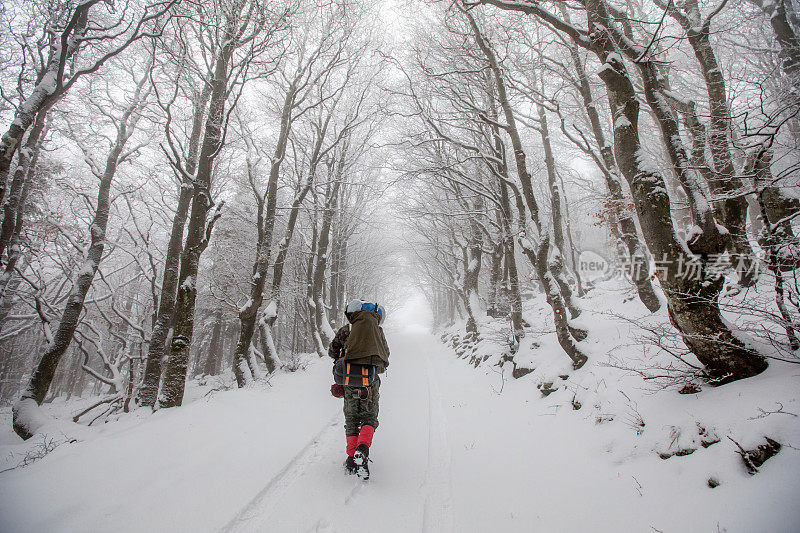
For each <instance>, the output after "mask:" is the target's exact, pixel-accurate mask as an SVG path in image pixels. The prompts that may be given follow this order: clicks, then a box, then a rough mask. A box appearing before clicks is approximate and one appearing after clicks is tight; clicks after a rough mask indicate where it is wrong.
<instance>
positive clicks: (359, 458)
mask: <svg viewBox="0 0 800 533" xmlns="http://www.w3.org/2000/svg"><path fill="white" fill-rule="evenodd" d="M355 463H356V465H357V468H358V470H357V471H356V475H358V477H360V478H361V479H363V480H364V481H366V480H368V479H369V446H367V445H366V444H359V446H358V448H356V454H355Z"/></svg>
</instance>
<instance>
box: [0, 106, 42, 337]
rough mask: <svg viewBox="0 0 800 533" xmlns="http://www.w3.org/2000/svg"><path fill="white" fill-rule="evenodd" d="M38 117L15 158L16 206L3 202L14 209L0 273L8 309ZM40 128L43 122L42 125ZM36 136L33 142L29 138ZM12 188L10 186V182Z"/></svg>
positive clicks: (0, 298) (2, 302)
mask: <svg viewBox="0 0 800 533" xmlns="http://www.w3.org/2000/svg"><path fill="white" fill-rule="evenodd" d="M42 117H43V118H42V122H44V115H43V114H42ZM38 121H39V119H38V118H37V124H35V125H34V127H33V129H32V130H31V132H30V133H29V135H28V139H27V141H26V142H25V147H24V148H23V149H22V150H21V151H20V155H19V159H18V161H17V169H16V170H15V173H14V179H15V180H16V178H17V174H18V173H21V172H24V178H23V184H22V188H21V190H20V191H19V196H18V198H17V201H16V204H17V205H16V206H15V207H13V208H12V207H11V206H10V205H11V203H12V201H11V200H9V201H8V204H7V205H6V207H5V209H6V210H9V209H13V210H14V217H15V219H14V221H13V223H12V224H13V231H12V232H11V235H10V238H9V242H8V258H7V259H6V262H5V267H4V269H3V273H2V275H0V309H3V310H5V309H8V310H10V308H11V305H13V301H14V299H13V298H12V297H10V295H11V293H13V292H14V291H13V290H9V288H10V287H13V286H14V285H12V284H11V280H12V279H17V280H19V278H15V276H14V271H15V269H16V268H17V263H18V262H19V259H20V257H21V256H22V246H21V244H22V243H21V242H20V239H21V236H22V227H23V223H24V221H25V218H24V214H25V207H26V204H27V198H28V194H29V193H30V191H31V188H32V186H33V183H34V180H35V177H36V166H37V163H38V160H39V153H40V151H41V146H42V143H41V139H42V133H43V131H41V130H40V131H38V133H37V130H39V125H38ZM42 128H43V129H44V124H43V126H42ZM34 139H35V140H36V142H35V143H34V142H33V140H34ZM12 189H13V186H12ZM14 194H15V193H14V192H13V190H12V192H11V193H10V195H9V196H11V197H13V196H14ZM7 214H8V212H7V211H6V212H5V213H4V215H6V216H7ZM2 318H3V317H2V313H1V312H0V331H2V328H3V324H4V320H3V319H2Z"/></svg>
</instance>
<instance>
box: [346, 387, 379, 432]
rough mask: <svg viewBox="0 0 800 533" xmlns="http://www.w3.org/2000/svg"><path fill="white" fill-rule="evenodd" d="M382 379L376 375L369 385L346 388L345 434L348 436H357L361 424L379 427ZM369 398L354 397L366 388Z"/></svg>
mask: <svg viewBox="0 0 800 533" xmlns="http://www.w3.org/2000/svg"><path fill="white" fill-rule="evenodd" d="M380 386H381V380H380V378H379V377H377V376H375V381H373V382H372V385H370V386H369V387H349V386H345V388H344V434H345V436H346V437H355V436H357V435H358V432H359V431H360V430H361V426H372V427H373V428H375V429H377V428H378V400H379V399H380V393H379V392H378V389H380ZM365 389H366V391H367V398H366V399H363V400H362V399H360V398H358V397H355V398H354V397H353V394H354V393H358V392H359V391H363V390H365Z"/></svg>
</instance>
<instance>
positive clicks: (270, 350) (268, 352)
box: [258, 300, 278, 374]
mask: <svg viewBox="0 0 800 533" xmlns="http://www.w3.org/2000/svg"><path fill="white" fill-rule="evenodd" d="M277 318H278V302H277V301H276V300H270V302H269V303H268V304H267V306H266V307H265V308H264V311H263V312H262V313H261V319H260V320H259V321H258V332H259V335H260V336H261V348H262V349H263V350H264V363H265V364H266V365H267V373H269V374H272V373H273V372H275V369H276V368H277V367H278V350H277V349H276V348H275V340H274V338H273V336H272V326H273V325H274V324H275V321H276V320H277Z"/></svg>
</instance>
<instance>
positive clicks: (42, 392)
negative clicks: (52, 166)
mask: <svg viewBox="0 0 800 533" xmlns="http://www.w3.org/2000/svg"><path fill="white" fill-rule="evenodd" d="M143 80H144V79H143ZM141 86H142V84H140V85H139V87H138V88H137V92H136V96H135V97H134V99H133V103H132V104H131V105H130V106H129V107H128V109H126V110H125V113H124V114H123V116H122V118H121V120H120V123H119V124H118V127H117V138H116V142H115V144H114V146H113V147H112V149H111V151H110V152H109V154H108V157H107V158H106V166H105V170H104V172H103V175H102V177H101V179H100V186H99V189H98V192H97V207H96V209H95V213H94V217H93V219H92V222H91V224H90V225H89V233H90V235H91V240H90V244H89V248H88V249H87V251H86V257H85V258H84V259H83V261H82V262H81V267H80V269H78V272H77V274H76V275H75V278H74V281H73V285H72V289H71V290H70V294H69V296H68V298H67V303H66V305H65V307H64V311H63V313H62V315H61V320H60V321H59V324H58V328H57V329H56V332H55V334H54V335H53V338H52V340H50V342H48V344H47V347H46V349H45V352H44V354H43V355H42V358H41V359H40V360H39V364H38V365H37V366H36V370H35V371H34V372H33V375H32V376H31V379H30V382H29V383H28V386H27V388H26V389H25V391H24V392H23V393H22V397H21V398H20V400H19V401H18V402H17V403H16V404H15V405H14V409H13V415H14V418H13V426H14V431H15V432H16V433H17V435H19V436H20V437H22V438H23V439H28V438H30V437H32V436H33V435H34V433H35V432H36V430H37V429H38V427H40V425H41V423H42V418H41V416H40V415H38V413H37V412H38V406H39V405H41V404H42V402H43V401H44V399H45V397H46V396H47V392H48V390H49V389H50V384H51V382H52V381H53V376H54V375H55V373H56V369H57V368H58V363H59V361H60V360H61V357H62V356H63V355H64V352H66V350H67V348H68V347H69V345H70V342H71V341H72V337H73V335H74V334H75V328H77V326H78V322H79V320H80V318H81V313H82V312H83V305H84V300H85V298H86V294H87V293H88V292H89V288H90V287H91V285H92V280H93V279H94V275H95V273H96V272H97V268H98V267H99V265H100V260H101V259H102V258H103V249H104V248H105V238H106V227H107V226H108V217H109V209H110V200H109V197H110V192H111V182H112V180H113V179H114V175H115V174H116V171H117V165H118V164H119V159H120V156H121V155H122V151H123V149H124V147H125V143H126V142H127V141H128V139H129V138H130V135H131V134H132V133H133V130H134V128H135V125H136V122H137V120H138V117H139V115H135V116H132V115H133V114H134V112H135V111H136V109H137V108H138V107H139V105H140V104H141V102H140V100H139V94H140V90H141Z"/></svg>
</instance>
